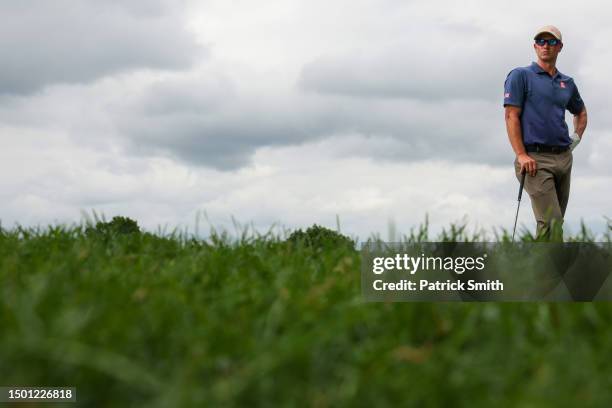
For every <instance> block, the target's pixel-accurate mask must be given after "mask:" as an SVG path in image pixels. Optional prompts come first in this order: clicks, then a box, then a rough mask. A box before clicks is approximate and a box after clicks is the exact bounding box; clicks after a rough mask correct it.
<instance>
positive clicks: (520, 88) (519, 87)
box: [504, 69, 526, 107]
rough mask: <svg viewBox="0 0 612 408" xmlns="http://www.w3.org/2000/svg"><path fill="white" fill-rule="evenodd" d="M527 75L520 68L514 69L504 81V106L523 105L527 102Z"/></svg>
mask: <svg viewBox="0 0 612 408" xmlns="http://www.w3.org/2000/svg"><path fill="white" fill-rule="evenodd" d="M525 89H526V84H525V76H524V75H523V73H522V72H521V71H520V70H519V69H513V70H512V71H510V73H509V74H508V76H507V77H506V82H505V83H504V106H506V105H514V106H520V107H522V106H523V103H524V102H525V93H526V92H525Z"/></svg>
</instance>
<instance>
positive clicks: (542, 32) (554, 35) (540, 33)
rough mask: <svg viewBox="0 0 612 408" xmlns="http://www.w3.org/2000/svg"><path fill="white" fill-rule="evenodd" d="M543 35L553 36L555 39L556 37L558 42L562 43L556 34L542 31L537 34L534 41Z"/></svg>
mask: <svg viewBox="0 0 612 408" xmlns="http://www.w3.org/2000/svg"><path fill="white" fill-rule="evenodd" d="M542 34H550V35H552V36H553V37H555V38H556V39H557V40H559V41H561V39H560V38H559V37H557V35H556V34H555V33H552V32H550V31H540V32H539V33H537V34H536V35H535V36H534V37H533V39H534V40H535V39H537V38H538V37H539V36H540V35H542Z"/></svg>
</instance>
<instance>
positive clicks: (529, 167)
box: [517, 153, 538, 177]
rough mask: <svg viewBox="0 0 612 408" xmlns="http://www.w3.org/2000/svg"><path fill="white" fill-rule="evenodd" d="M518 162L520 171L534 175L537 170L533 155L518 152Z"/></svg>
mask: <svg viewBox="0 0 612 408" xmlns="http://www.w3.org/2000/svg"><path fill="white" fill-rule="evenodd" d="M517 160H518V163H519V164H520V165H521V173H523V171H527V173H529V175H530V176H532V177H533V176H535V175H536V172H537V171H538V170H537V164H536V161H535V159H534V158H533V157H531V156H529V155H528V154H527V153H522V154H519V155H518V157H517Z"/></svg>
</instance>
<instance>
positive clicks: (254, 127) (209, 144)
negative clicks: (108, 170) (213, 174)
mask: <svg viewBox="0 0 612 408" xmlns="http://www.w3.org/2000/svg"><path fill="white" fill-rule="evenodd" d="M501 112H502V109H501V105H498V104H494V103H491V102H487V101H481V100H470V99H462V100H459V99H457V100H444V101H441V102H437V103H434V102H432V101H420V100H408V99H397V98H390V99H389V98H383V99H376V100H369V99H367V98H366V99H363V98H351V97H346V96H341V95H304V94H302V93H295V92H292V91H285V92H281V91H279V92H271V91H269V92H268V93H266V94H259V93H256V92H255V93H249V92H242V93H239V92H237V90H236V86H235V85H233V83H232V82H231V81H230V80H229V79H227V78H223V77H222V76H218V75H217V76H214V75H208V76H204V77H201V76H200V77H197V78H178V79H172V80H164V81H160V82H156V83H153V84H151V85H150V86H148V87H147V88H145V90H144V91H143V92H141V93H140V94H139V95H138V96H137V97H134V98H132V99H129V100H127V101H125V102H124V103H120V104H118V105H117V106H116V107H115V108H114V109H113V111H112V113H111V116H112V118H113V120H115V121H116V128H117V129H118V131H119V132H120V133H121V134H124V135H125V136H126V137H127V140H128V142H129V144H128V146H129V150H130V151H132V152H134V153H137V154H139V155H150V154H161V155H170V156H174V157H176V158H178V159H179V160H186V161H188V162H189V163H192V164H197V165H202V166H209V167H214V168H217V169H221V170H235V169H237V168H240V167H243V166H246V165H248V164H249V163H250V162H251V158H252V155H253V153H254V152H255V151H256V150H257V149H258V148H261V147H270V146H286V145H296V144H300V143H304V142H310V141H316V140H320V139H324V138H327V137H346V136H355V135H356V136H358V137H360V138H361V139H359V140H361V142H360V144H363V145H364V146H366V147H364V148H363V149H362V148H360V147H359V145H360V144H357V145H355V144H351V145H350V146H347V148H346V150H345V151H344V152H342V153H341V155H343V156H351V155H354V156H367V157H373V158H376V159H379V160H391V161H418V160H427V159H447V160H453V161H462V162H470V161H476V162H486V163H491V164H499V163H500V161H503V160H508V146H507V140H506V136H505V133H504V130H503V123H502V122H503V118H502V113H501ZM495 116H497V117H498V120H496V121H493V120H492V118H493V117H495ZM381 142H384V143H387V144H389V148H384V147H383V146H386V145H385V144H383V145H377V144H378V143H381Z"/></svg>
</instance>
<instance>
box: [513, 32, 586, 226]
mask: <svg viewBox="0 0 612 408" xmlns="http://www.w3.org/2000/svg"><path fill="white" fill-rule="evenodd" d="M534 40H535V44H534V45H533V48H534V49H535V52H536V55H537V62H532V63H531V65H530V66H527V67H520V68H516V69H513V70H512V71H510V73H509V74H508V77H507V78H506V82H505V85H504V108H505V117H506V129H507V131H508V138H509V139H510V143H511V144H512V149H513V150H514V153H515V154H516V159H515V161H514V167H515V172H516V176H517V178H518V179H519V180H520V178H521V173H522V172H523V171H526V172H527V176H526V177H525V191H527V193H528V194H529V197H530V198H531V206H532V207H533V213H534V215H535V219H536V221H537V236H538V237H544V238H552V237H551V227H552V225H553V223H557V224H558V225H559V226H561V224H562V223H563V216H564V215H565V208H566V207H567V202H568V199H569V192H570V177H571V172H572V150H573V149H574V148H575V147H576V145H578V143H579V142H580V140H581V138H582V134H583V133H584V130H585V128H586V125H587V112H586V108H585V106H584V102H583V101H582V98H581V97H580V93H579V92H578V88H577V86H576V84H575V83H574V80H573V79H572V78H571V77H569V76H567V75H564V74H562V73H561V72H559V71H558V70H557V67H556V65H557V56H558V55H559V52H561V49H562V48H563V42H562V37H561V32H560V31H559V29H558V28H556V27H554V26H551V25H548V26H544V27H542V28H541V29H539V30H538V31H537V32H536V34H535V37H534ZM566 109H567V110H569V111H570V112H571V113H572V114H573V115H574V131H573V134H572V135H571V136H570V134H569V132H568V128H567V124H566V123H565V110H566ZM558 231H559V232H560V231H561V229H559V230H558Z"/></svg>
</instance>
